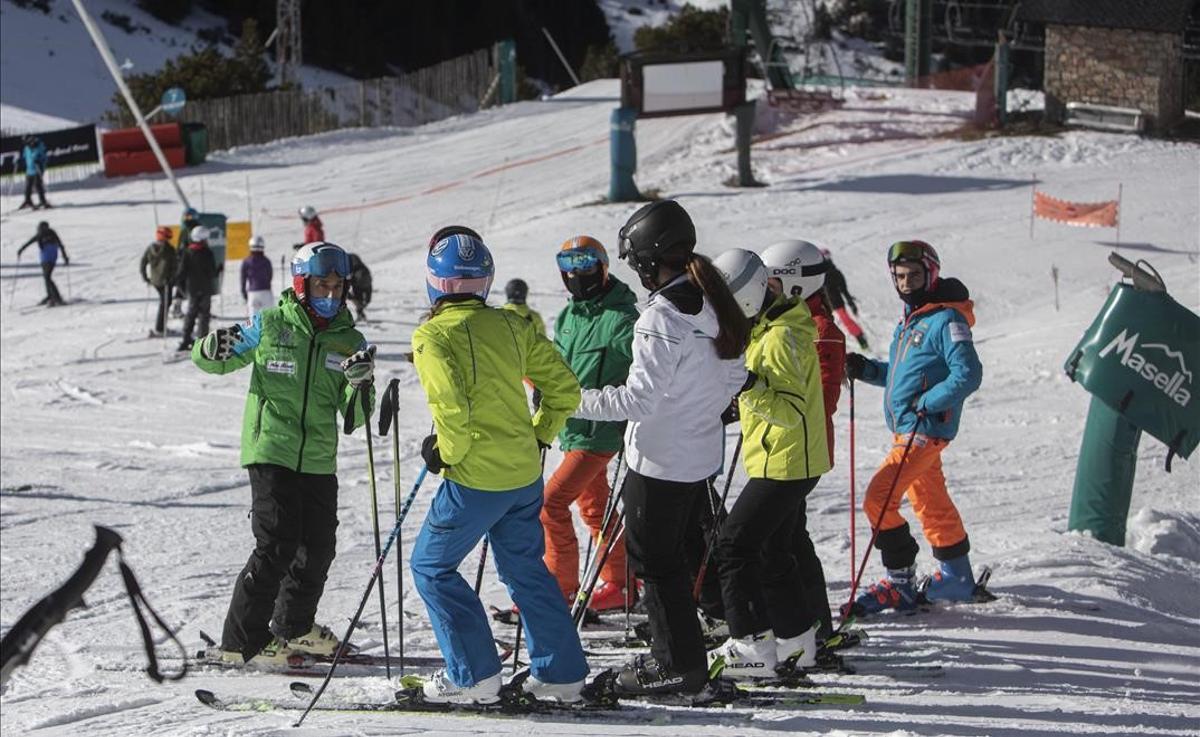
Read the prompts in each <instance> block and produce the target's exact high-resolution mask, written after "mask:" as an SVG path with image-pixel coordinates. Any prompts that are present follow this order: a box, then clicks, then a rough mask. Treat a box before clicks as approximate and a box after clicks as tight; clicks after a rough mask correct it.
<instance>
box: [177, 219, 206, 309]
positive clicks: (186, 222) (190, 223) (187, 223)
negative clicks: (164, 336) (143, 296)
mask: <svg viewBox="0 0 1200 737" xmlns="http://www.w3.org/2000/svg"><path fill="white" fill-rule="evenodd" d="M199 224H200V212H199V211H198V210H196V208H194V207H189V208H187V209H186V210H184V211H183V219H182V220H180V222H179V240H178V241H176V243H175V253H177V254H182V253H183V249H185V248H187V244H188V236H190V235H191V233H192V229H193V228H195V227H196V226H198V225H199ZM186 296H187V292H186V289H185V288H184V285H182V284H180V283H178V282H176V283H175V301H174V302H173V303H172V305H171V316H172V317H183V298H184V297H186Z"/></svg>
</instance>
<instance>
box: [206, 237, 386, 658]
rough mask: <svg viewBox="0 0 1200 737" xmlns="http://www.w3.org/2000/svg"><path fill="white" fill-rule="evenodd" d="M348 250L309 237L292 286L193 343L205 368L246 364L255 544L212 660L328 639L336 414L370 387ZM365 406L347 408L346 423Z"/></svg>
mask: <svg viewBox="0 0 1200 737" xmlns="http://www.w3.org/2000/svg"><path fill="white" fill-rule="evenodd" d="M349 275H350V258H349V256H348V255H347V254H346V252H345V251H344V250H342V248H341V247H339V246H336V245H334V244H332V243H325V242H319V243H308V244H306V245H305V246H303V247H302V248H301V249H300V250H298V251H297V252H296V255H295V256H294V257H293V258H292V289H288V290H285V291H284V293H283V295H282V297H281V299H280V301H279V306H277V307H271V308H267V309H265V310H263V311H262V312H260V313H259V314H257V315H255V316H254V317H253V318H252V319H251V320H250V321H248V322H247V323H245V324H244V325H233V326H231V327H227V328H218V329H217V330H215V331H213V332H212V333H210V334H208V335H207V336H206V337H205V338H204V339H203V340H201V341H198V342H197V343H196V344H195V346H193V348H192V361H193V362H195V364H196V365H197V366H199V367H200V368H201V369H202V370H204V371H206V372H208V373H211V374H227V373H230V372H232V371H237V370H238V369H240V368H243V367H245V366H246V365H248V364H253V365H254V369H253V373H252V374H251V376H250V393H249V395H247V397H246V409H245V413H244V415H243V418H242V457H241V462H242V465H243V466H244V467H245V468H246V470H247V471H248V472H249V474H250V491H251V494H252V501H251V529H252V530H253V531H254V540H255V547H254V552H252V553H251V554H250V559H249V560H248V561H247V562H246V566H245V568H243V569H242V572H241V574H239V575H238V578H237V583H236V584H235V585H234V590H233V600H232V601H230V603H229V612H228V614H227V615H226V617H225V628H224V631H223V632H222V635H221V651H222V653H221V659H222V660H224V661H226V662H230V663H242V662H250V663H253V664H268V665H270V664H284V663H286V662H287V660H288V657H289V656H291V655H293V654H300V653H311V654H316V655H330V654H332V653H333V652H334V651H335V650H336V649H337V646H338V641H337V636H336V635H334V634H333V632H331V631H330V629H329V628H328V627H325V626H323V625H319V624H316V621H315V620H316V613H317V604H318V603H319V602H320V599H321V594H322V592H323V591H324V589H325V577H326V574H327V573H328V571H329V566H330V564H331V563H332V562H333V557H334V554H335V552H336V531H337V525H338V521H337V491H338V482H337V476H336V475H335V474H336V472H337V441H338V431H339V429H340V428H339V427H338V422H337V414H338V412H339V411H340V412H341V413H342V415H343V416H344V415H345V414H346V413H347V411H349V409H350V404H351V402H355V403H358V402H359V401H360V400H359V398H358V397H359V394H358V393H359V392H367V393H368V404H369V405H370V406H371V407H373V406H374V403H375V392H374V388H373V385H372V381H373V378H374V356H375V350H374V347H373V346H368V345H367V343H366V341H365V340H364V339H363V336H362V334H361V333H359V332H358V331H357V330H355V329H354V320H353V319H352V318H351V317H350V312H349V311H348V310H347V309H346V292H345V287H346V279H347V278H348V277H349ZM369 415H370V412H364V411H362V407H361V406H356V407H354V424H355V426H359V425H362V424H363V423H364V422H366V420H367V417H368V416H369Z"/></svg>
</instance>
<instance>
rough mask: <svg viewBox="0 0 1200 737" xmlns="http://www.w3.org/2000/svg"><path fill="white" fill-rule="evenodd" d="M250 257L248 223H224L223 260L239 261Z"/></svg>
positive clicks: (242, 221)
mask: <svg viewBox="0 0 1200 737" xmlns="http://www.w3.org/2000/svg"><path fill="white" fill-rule="evenodd" d="M249 255H250V223H249V222H246V221H244V220H239V221H233V222H228V223H225V260H226V261H241V260H242V259H244V258H246V257H247V256H249Z"/></svg>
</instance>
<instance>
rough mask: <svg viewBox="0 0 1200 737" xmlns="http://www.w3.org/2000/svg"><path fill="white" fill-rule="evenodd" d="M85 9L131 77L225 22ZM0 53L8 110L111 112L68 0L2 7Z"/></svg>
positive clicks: (99, 2) (109, 5)
mask: <svg viewBox="0 0 1200 737" xmlns="http://www.w3.org/2000/svg"><path fill="white" fill-rule="evenodd" d="M197 5H199V4H197ZM86 7H87V9H88V12H89V13H91V15H92V18H94V19H95V21H96V24H97V25H98V26H99V27H100V30H101V32H102V33H103V34H104V37H105V39H106V40H107V41H108V44H109V46H110V47H111V48H112V52H113V57H114V58H116V60H117V63H118V64H125V63H126V62H128V64H129V69H128V72H129V73H132V74H146V73H147V72H151V71H154V70H155V69H158V68H160V67H161V66H162V65H163V64H164V63H165V62H166V61H167V60H168V59H173V58H175V57H177V56H179V55H180V54H183V53H187V52H188V51H189V49H190V48H191V47H192V46H193V45H195V47H196V48H201V47H202V46H204V45H205V44H204V42H203V41H201V40H200V38H199V37H198V36H197V35H196V33H197V32H198V31H201V30H204V29H211V28H214V27H222V28H224V27H225V25H226V21H225V20H224V19H223V18H220V17H218V16H215V15H213V14H211V13H208V12H206V11H204V10H201V9H196V10H194V11H193V12H192V13H190V14H189V15H188V16H187V18H185V19H184V20H183V21H182V22H181V23H180V25H179V26H171V25H168V24H166V23H164V22H162V21H160V20H158V19H157V18H155V17H154V16H152V15H150V14H149V13H147V12H146V11H144V10H142V9H141V8H139V7H138V5H137V3H135V2H133V1H132V0H89V2H88V3H87V4H86ZM106 12H107V13H111V14H113V15H115V16H125V17H127V18H128V19H129V24H130V26H131V27H132V28H134V29H135V30H134V32H133V33H129V32H126V31H125V30H123V29H121V28H118V27H117V26H115V25H113V24H112V23H110V22H107V21H106V20H105V19H104V18H103V14H104V13H106ZM0 48H2V49H3V53H0V102H3V103H4V104H5V106H6V107H15V108H20V109H25V110H32V111H36V112H39V113H43V114H47V115H53V116H57V117H60V118H66V119H68V120H74V121H78V122H79V123H93V122H98V121H100V119H101V116H102V115H103V114H104V113H105V112H106V111H108V110H110V109H112V97H113V94H115V93H116V91H117V88H116V85H115V84H113V81H112V77H111V76H109V73H108V70H107V69H105V67H104V63H103V62H102V61H101V60H100V54H99V53H98V52H97V51H96V47H95V46H93V45H92V40H91V37H89V36H88V34H87V31H86V30H85V29H84V27H83V22H82V21H80V20H79V16H78V15H77V14H76V13H75V8H74V7H72V5H71V3H70V2H69V0H51V2H50V13H48V14H47V13H43V12H41V11H40V10H37V9H35V8H22V7H19V6H17V5H15V4H13V3H11V2H0ZM225 51H226V53H229V50H228V49H225ZM300 76H301V81H302V83H304V84H305V85H311V84H338V83H342V82H346V81H348V80H347V78H346V77H345V76H343V75H340V74H337V73H336V72H330V71H327V70H323V69H318V68H316V67H309V66H306V67H302V69H301V74H300ZM146 112H149V111H146ZM8 114H9V113H8V111H5V112H4V113H3V115H2V116H0V128H4V129H6V130H13V129H16V128H17V126H12V125H10V123H9V121H8Z"/></svg>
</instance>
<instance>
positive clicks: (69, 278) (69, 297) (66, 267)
mask: <svg viewBox="0 0 1200 737" xmlns="http://www.w3.org/2000/svg"><path fill="white" fill-rule="evenodd" d="M63 269H64V270H65V271H66V272H67V302H70V301H71V299H72V297H71V264H69V263H68V264H63Z"/></svg>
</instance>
